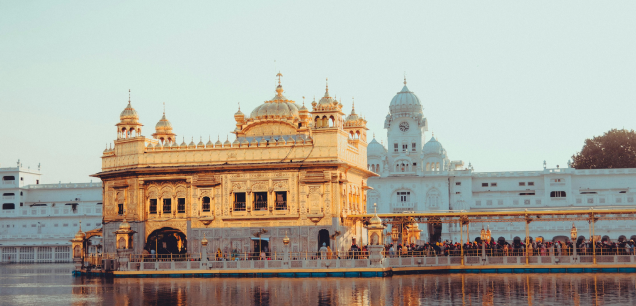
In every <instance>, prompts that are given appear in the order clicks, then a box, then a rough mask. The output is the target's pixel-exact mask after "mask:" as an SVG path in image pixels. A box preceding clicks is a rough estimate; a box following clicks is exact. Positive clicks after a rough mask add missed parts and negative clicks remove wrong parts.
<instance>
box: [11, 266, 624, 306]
mask: <svg viewBox="0 0 636 306" xmlns="http://www.w3.org/2000/svg"><path fill="white" fill-rule="evenodd" d="M71 270H72V266H71V265H54V264H53V265H43V264H39V265H38V264H32V265H2V266H0V272H1V273H0V295H2V297H0V304H3V305H4V304H7V305H13V304H25V305H36V304H37V305H68V304H71V305H92V304H96V303H98V304H106V305H189V304H203V303H206V304H211V303H213V304H215V305H237V304H238V305H510V304H514V305H634V304H636V275H634V274H464V275H462V274H454V275H407V276H394V277H390V278H322V279H321V278H308V279H296V278H142V279H135V278H126V279H102V278H88V277H72V276H71V275H70V273H71Z"/></svg>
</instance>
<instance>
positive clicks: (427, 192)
mask: <svg viewBox="0 0 636 306" xmlns="http://www.w3.org/2000/svg"><path fill="white" fill-rule="evenodd" d="M384 128H385V129H386V130H387V136H388V137H387V138H388V143H387V147H388V150H387V147H385V146H384V145H383V144H380V143H379V142H378V141H376V140H375V138H374V139H373V140H372V141H371V142H370V143H369V146H368V150H367V156H368V160H367V162H368V167H369V170H372V171H374V172H376V173H378V174H380V177H373V178H370V179H369V181H368V184H369V186H370V187H372V188H373V190H369V192H368V195H367V210H368V211H373V203H377V204H378V212H380V213H400V212H404V211H421V212H425V211H449V210H465V211H496V210H525V209H529V210H531V209H545V210H547V209H573V208H579V209H581V208H582V209H589V208H591V207H595V208H598V209H601V208H607V207H616V206H623V207H624V206H635V203H634V198H636V169H602V170H576V169H573V168H556V169H549V168H546V167H545V163H544V168H543V169H539V170H537V171H509V172H474V171H473V168H472V166H471V165H470V164H469V165H468V166H465V165H464V162H462V161H460V160H451V159H450V158H449V156H448V153H447V152H446V150H445V149H444V147H443V146H442V144H441V143H440V142H439V141H437V140H436V138H435V137H432V136H427V135H425V132H426V131H427V130H428V120H427V119H426V118H425V117H424V114H423V112H422V104H421V102H420V100H419V98H418V97H417V96H416V95H415V94H414V93H413V92H411V91H409V89H408V88H407V87H406V82H404V87H403V88H402V90H401V91H400V92H398V93H397V94H396V95H395V97H394V98H393V99H392V100H391V103H390V105H389V114H388V115H387V116H386V120H385V122H384ZM429 137H430V138H429ZM427 138H428V139H429V140H428V142H426V143H425V144H424V145H423V146H422V142H423V140H424V139H427ZM458 141H459V140H458ZM575 225H576V227H577V229H578V232H579V235H580V236H585V237H586V238H589V233H588V230H589V225H588V223H587V222H586V221H580V222H576V224H575ZM635 225H636V221H599V222H597V223H596V234H597V235H602V236H608V238H609V239H611V240H612V241H616V240H619V239H624V238H628V239H629V238H631V237H633V239H636V236H633V235H636V226H635ZM485 226H490V229H491V231H492V236H493V238H494V239H499V238H500V237H503V238H504V239H506V240H507V241H512V240H513V239H514V238H515V237H519V238H521V239H524V237H525V224H524V223H503V222H493V223H490V224H485ZM571 228H572V224H571V223H568V224H566V223H565V222H532V223H531V224H530V236H531V237H543V238H544V239H547V240H551V239H553V238H554V237H558V236H561V238H565V237H569V233H570V229H571ZM420 229H421V230H422V235H421V240H422V241H439V240H453V241H459V234H460V233H459V225H458V224H450V225H449V224H443V225H442V226H441V227H437V228H433V227H432V226H426V225H420ZM480 230H481V225H480V224H472V226H471V228H470V237H471V240H474V238H475V237H478V236H479V231H480Z"/></svg>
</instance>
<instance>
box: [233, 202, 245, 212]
mask: <svg viewBox="0 0 636 306" xmlns="http://www.w3.org/2000/svg"><path fill="white" fill-rule="evenodd" d="M233 210H234V211H245V202H234V209H233Z"/></svg>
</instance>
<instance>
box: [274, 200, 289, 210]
mask: <svg viewBox="0 0 636 306" xmlns="http://www.w3.org/2000/svg"><path fill="white" fill-rule="evenodd" d="M276 210H287V201H279V202H276Z"/></svg>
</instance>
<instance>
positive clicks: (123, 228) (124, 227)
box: [119, 217, 130, 231]
mask: <svg viewBox="0 0 636 306" xmlns="http://www.w3.org/2000/svg"><path fill="white" fill-rule="evenodd" d="M119 230H120V231H129V230H130V224H129V223H128V221H126V218H125V217H124V221H123V222H122V223H121V224H120V225H119Z"/></svg>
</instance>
